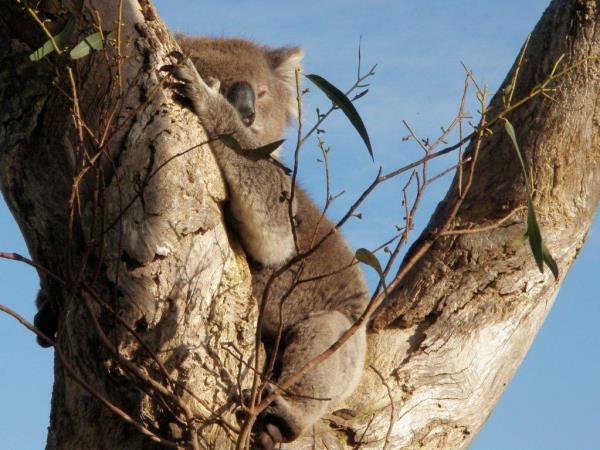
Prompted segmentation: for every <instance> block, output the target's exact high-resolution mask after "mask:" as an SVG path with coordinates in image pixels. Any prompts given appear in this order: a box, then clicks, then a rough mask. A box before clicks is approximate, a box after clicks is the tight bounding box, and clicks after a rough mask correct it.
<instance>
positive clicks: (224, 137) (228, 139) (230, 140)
mask: <svg viewBox="0 0 600 450" xmlns="http://www.w3.org/2000/svg"><path fill="white" fill-rule="evenodd" d="M219 140H220V141H221V142H222V143H223V144H225V145H226V146H227V147H229V148H230V149H232V150H235V151H236V152H242V151H243V149H242V146H241V145H240V143H239V142H238V141H237V139H236V138H234V137H233V136H232V135H231V134H220V135H219Z"/></svg>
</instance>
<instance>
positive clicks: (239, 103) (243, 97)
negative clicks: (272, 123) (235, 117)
mask: <svg viewBox="0 0 600 450" xmlns="http://www.w3.org/2000/svg"><path fill="white" fill-rule="evenodd" d="M227 100H229V103H231V104H232V105H233V106H234V107H235V109H237V112H238V114H239V115H240V118H241V119H242V122H244V125H246V126H247V127H249V126H250V125H252V124H253V123H254V119H255V118H256V110H255V98H254V91H253V90H252V86H250V84H248V83H246V82H245V81H238V82H237V83H234V84H232V85H231V87H230V88H229V90H228V91H227Z"/></svg>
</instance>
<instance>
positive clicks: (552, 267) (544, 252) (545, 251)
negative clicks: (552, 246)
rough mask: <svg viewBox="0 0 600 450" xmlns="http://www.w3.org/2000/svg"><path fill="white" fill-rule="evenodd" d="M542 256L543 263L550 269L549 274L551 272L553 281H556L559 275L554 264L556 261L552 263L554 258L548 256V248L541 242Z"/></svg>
mask: <svg viewBox="0 0 600 450" xmlns="http://www.w3.org/2000/svg"><path fill="white" fill-rule="evenodd" d="M542 256H543V258H544V262H545V263H546V265H547V266H548V267H549V268H550V272H552V275H554V279H555V280H558V274H559V272H558V264H556V261H554V258H553V257H552V255H551V254H550V250H548V247H546V244H544V243H543V242H542Z"/></svg>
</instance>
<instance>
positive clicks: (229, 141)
mask: <svg viewBox="0 0 600 450" xmlns="http://www.w3.org/2000/svg"><path fill="white" fill-rule="evenodd" d="M219 140H220V141H221V142H222V143H223V144H225V145H226V146H227V147H229V148H230V149H232V150H233V151H234V152H236V153H237V154H238V155H241V156H243V157H245V158H248V159H251V160H252V161H258V160H260V159H267V158H268V157H269V156H271V153H273V152H274V151H275V150H277V149H278V148H279V147H281V144H283V143H284V142H285V139H280V140H278V141H275V142H271V143H269V144H266V145H263V146H262V147H257V148H242V146H241V145H240V143H239V142H238V141H237V139H236V138H234V137H233V136H232V135H231V134H220V135H219Z"/></svg>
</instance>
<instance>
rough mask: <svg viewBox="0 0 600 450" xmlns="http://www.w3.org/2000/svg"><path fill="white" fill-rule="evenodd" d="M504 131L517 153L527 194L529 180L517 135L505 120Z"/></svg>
mask: <svg viewBox="0 0 600 450" xmlns="http://www.w3.org/2000/svg"><path fill="white" fill-rule="evenodd" d="M504 129H505V130H506V133H507V134H508V136H509V137H510V140H511V141H512V143H513V145H514V147H515V151H516V152H517V157H518V158H519V162H520V163H521V168H522V169H523V176H524V177H525V183H527V186H526V187H527V191H528V192H529V178H528V177H527V166H526V165H525V160H524V159H523V155H522V154H521V149H520V148H519V143H518V142H517V134H516V133H515V129H514V128H513V126H512V124H511V123H510V122H509V121H508V120H507V119H504Z"/></svg>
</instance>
